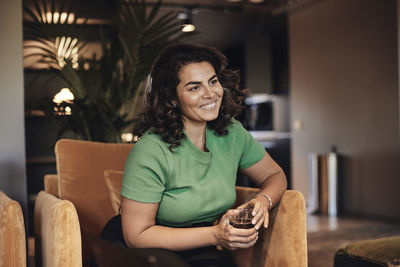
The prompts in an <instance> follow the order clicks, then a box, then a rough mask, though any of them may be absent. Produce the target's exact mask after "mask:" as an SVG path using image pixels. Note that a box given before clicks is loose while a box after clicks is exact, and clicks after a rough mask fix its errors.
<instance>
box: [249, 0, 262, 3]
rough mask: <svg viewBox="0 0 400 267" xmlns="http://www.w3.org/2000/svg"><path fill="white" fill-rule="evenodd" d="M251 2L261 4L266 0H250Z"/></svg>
mask: <svg viewBox="0 0 400 267" xmlns="http://www.w3.org/2000/svg"><path fill="white" fill-rule="evenodd" d="M249 2H250V3H254V4H259V3H263V2H264V0H249Z"/></svg>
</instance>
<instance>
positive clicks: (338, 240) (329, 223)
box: [307, 215, 400, 267]
mask: <svg viewBox="0 0 400 267" xmlns="http://www.w3.org/2000/svg"><path fill="white" fill-rule="evenodd" d="M395 235H400V224H398V223H394V222H386V221H382V220H376V219H366V218H356V217H328V216H316V215H308V216H307V245H308V266H309V267H317V266H318V267H321V266H323V267H325V266H326V267H332V266H333V257H334V255H335V252H336V251H337V250H338V249H339V248H340V247H342V246H345V245H347V244H351V243H353V242H357V241H362V240H367V239H375V238H381V237H388V236H395Z"/></svg>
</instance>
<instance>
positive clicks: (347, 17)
mask: <svg viewBox="0 0 400 267" xmlns="http://www.w3.org/2000/svg"><path fill="white" fill-rule="evenodd" d="M396 13H397V8H396V1H395V0H388V1H380V0H368V1H365V0H352V1H348V0H325V1H321V2H317V3H316V4H313V5H311V6H309V7H307V8H303V9H299V10H296V11H294V12H292V13H291V14H290V16H289V42H290V52H289V55H290V92H291V95H290V104H291V120H292V125H296V128H294V131H293V132H292V181H293V186H294V188H295V189H298V190H300V191H302V192H304V194H305V195H306V197H307V195H308V169H307V166H308V165H307V154H308V153H309V152H317V153H327V152H329V151H330V149H331V147H332V146H336V147H337V149H338V153H339V154H341V155H343V156H344V159H345V162H344V164H345V169H344V170H343V171H344V173H343V176H342V177H341V178H342V180H343V188H342V193H343V202H344V203H343V204H344V209H345V212H347V213H356V214H363V215H370V216H376V217H387V218H395V219H400V209H399V207H398V204H399V194H398V188H399V187H400V179H399V177H400V176H399V173H400V165H399V162H400V153H399V89H398V53H397V49H398V48H397V40H398V39H397V38H398V35H397V14H396Z"/></svg>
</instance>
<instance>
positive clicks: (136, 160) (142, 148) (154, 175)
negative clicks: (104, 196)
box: [121, 137, 168, 203]
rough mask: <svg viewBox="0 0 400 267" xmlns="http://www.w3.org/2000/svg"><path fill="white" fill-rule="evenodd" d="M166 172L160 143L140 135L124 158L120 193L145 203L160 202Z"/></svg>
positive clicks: (165, 162)
mask: <svg viewBox="0 0 400 267" xmlns="http://www.w3.org/2000/svg"><path fill="white" fill-rule="evenodd" d="M167 172H168V164H167V160H166V157H165V154H164V151H163V149H162V147H161V146H160V144H159V143H158V142H157V141H156V140H154V139H152V138H145V137H142V139H141V140H140V141H139V142H137V143H136V144H135V145H134V146H133V147H132V150H131V152H130V153H129V156H128V158H127V160H126V163H125V171H124V177H123V180H122V186H121V195H122V196H124V197H126V198H129V199H132V200H136V201H140V202H145V203H157V202H160V201H161V198H162V195H163V192H164V190H165V187H164V183H165V177H166V175H167Z"/></svg>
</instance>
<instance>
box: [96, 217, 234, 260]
mask: <svg viewBox="0 0 400 267" xmlns="http://www.w3.org/2000/svg"><path fill="white" fill-rule="evenodd" d="M195 226H197V227H198V226H203V225H201V224H197V225H195ZM204 226H205V225H204ZM101 239H102V240H104V241H106V242H108V243H112V244H113V246H114V247H115V246H119V248H120V251H119V252H115V249H114V250H112V249H109V248H104V249H102V250H99V249H97V255H96V250H94V257H93V259H92V261H91V266H92V267H97V266H98V267H103V266H104V265H103V266H102V263H101V262H100V261H101V258H104V257H107V258H110V257H111V258H113V257H114V258H115V260H116V261H119V262H121V261H122V262H124V261H125V262H126V263H127V266H128V264H130V265H129V266H134V265H132V264H131V263H132V260H133V259H134V260H135V261H137V259H138V258H142V259H144V260H145V261H146V260H147V262H148V263H149V264H148V266H151V267H153V266H154V267H155V266H157V267H162V266H176V267H236V265H235V264H234V263H233V261H232V259H231V257H230V254H229V252H227V251H221V250H218V249H216V247H215V246H211V247H202V248H198V249H191V250H185V251H171V250H166V249H136V248H128V247H127V245H126V243H125V240H124V238H123V234H122V227H121V216H120V215H117V216H115V217H113V218H111V220H110V221H109V222H108V223H107V224H106V225H105V226H104V228H103V230H102V232H101ZM99 251H101V254H99ZM107 253H109V254H111V255H105V254H107ZM123 258H125V259H123ZM103 262H104V260H103ZM155 262H156V263H155ZM141 265H143V264H141ZM138 266H140V265H138ZM104 267H106V266H104Z"/></svg>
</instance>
